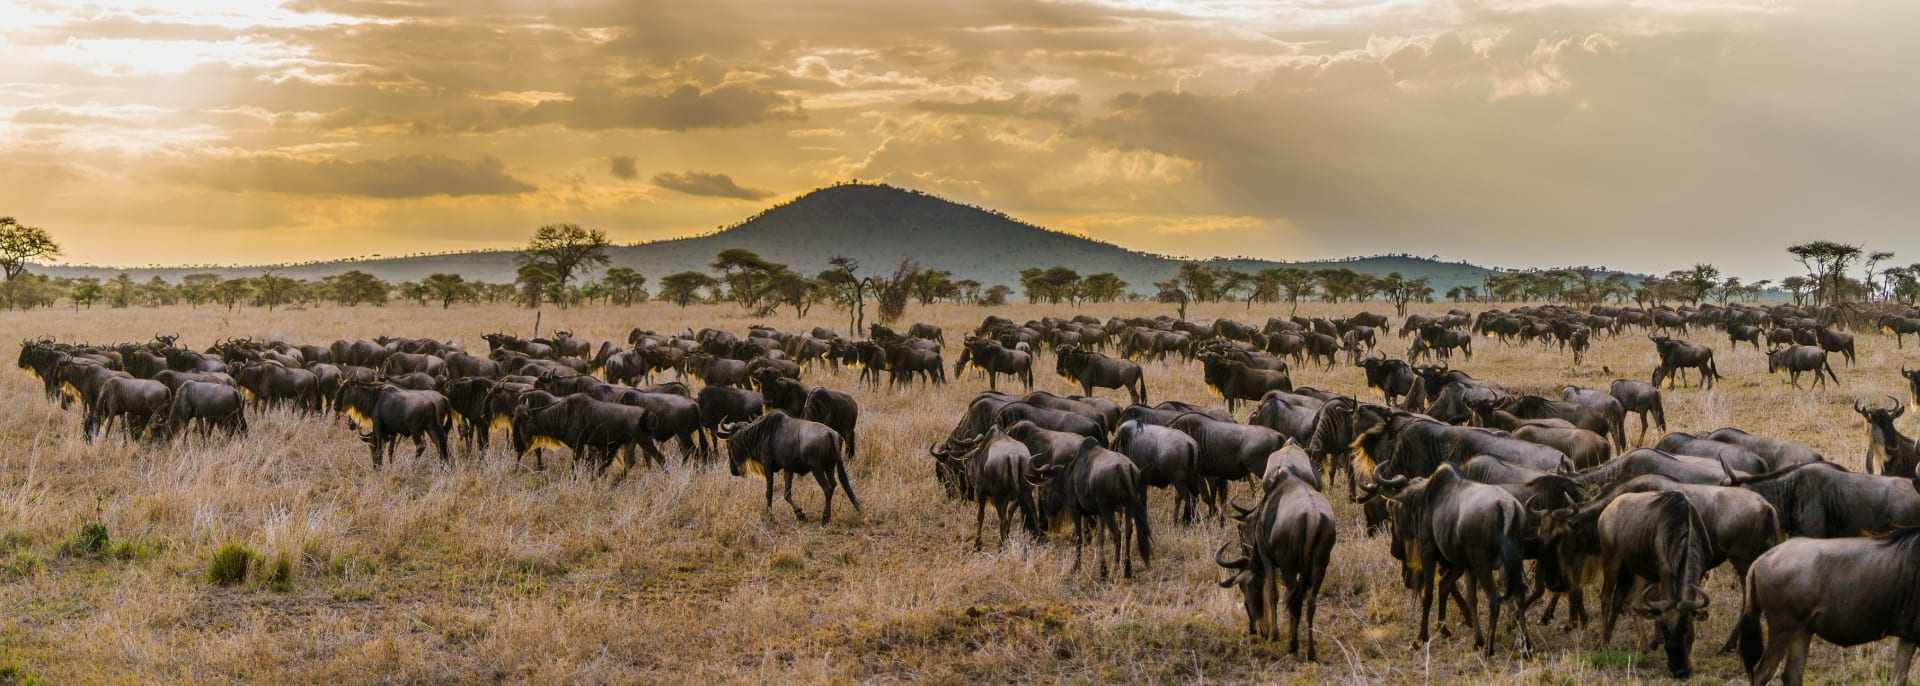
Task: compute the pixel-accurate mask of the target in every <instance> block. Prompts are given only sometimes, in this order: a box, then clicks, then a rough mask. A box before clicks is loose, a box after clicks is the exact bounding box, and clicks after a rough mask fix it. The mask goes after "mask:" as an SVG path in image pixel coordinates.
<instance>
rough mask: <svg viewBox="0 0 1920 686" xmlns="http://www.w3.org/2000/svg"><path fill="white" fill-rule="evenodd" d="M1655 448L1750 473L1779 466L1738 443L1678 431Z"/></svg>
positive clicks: (1761, 471) (1664, 438) (1662, 440)
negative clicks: (1712, 461) (1708, 438)
mask: <svg viewBox="0 0 1920 686" xmlns="http://www.w3.org/2000/svg"><path fill="white" fill-rule="evenodd" d="M1653 449H1654V450H1658V451H1661V452H1665V453H1671V454H1674V455H1688V456H1692V457H1704V458H1707V459H1709V460H1715V461H1718V462H1720V463H1721V464H1724V465H1727V466H1729V467H1732V468H1734V469H1736V470H1739V471H1742V472H1746V473H1748V474H1764V473H1766V472H1769V471H1772V470H1774V469H1778V468H1779V467H1778V466H1776V465H1771V464H1768V463H1767V460H1766V458H1763V457H1761V456H1760V454H1759V453H1756V452H1753V451H1751V450H1748V449H1746V448H1743V447H1740V446H1738V445H1734V444H1732V443H1722V442H1720V441H1710V440H1707V439H1704V438H1700V437H1698V436H1695V435H1693V434H1689V433H1680V432H1677V431H1676V432H1674V433H1670V434H1667V435H1666V436H1664V437H1662V438H1661V439H1660V442H1659V443H1657V444H1655V445H1654V446H1653Z"/></svg>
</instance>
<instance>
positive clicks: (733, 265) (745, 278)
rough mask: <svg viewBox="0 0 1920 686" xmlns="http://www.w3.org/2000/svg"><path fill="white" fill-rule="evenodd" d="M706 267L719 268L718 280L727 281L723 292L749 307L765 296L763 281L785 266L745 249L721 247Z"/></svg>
mask: <svg viewBox="0 0 1920 686" xmlns="http://www.w3.org/2000/svg"><path fill="white" fill-rule="evenodd" d="M709 266H711V267H713V268H714V269H716V270H719V271H720V280H721V281H722V282H725V283H726V284H727V292H728V294H729V295H731V296H732V297H733V300H734V302H738V303H740V306H741V307H746V308H749V309H751V308H753V307H754V306H755V305H757V304H759V302H760V300H761V299H762V298H763V297H765V296H766V295H767V284H769V283H771V282H772V281H773V276H774V275H775V274H778V273H780V272H782V271H786V269H787V265H784V264H781V263H778V262H769V261H767V260H766V259H764V258H762V257H760V255H759V253H755V252H754V251H752V250H748V249H746V248H728V249H726V250H722V251H720V252H719V254H717V255H715V256H714V258H713V264H712V265H709Z"/></svg>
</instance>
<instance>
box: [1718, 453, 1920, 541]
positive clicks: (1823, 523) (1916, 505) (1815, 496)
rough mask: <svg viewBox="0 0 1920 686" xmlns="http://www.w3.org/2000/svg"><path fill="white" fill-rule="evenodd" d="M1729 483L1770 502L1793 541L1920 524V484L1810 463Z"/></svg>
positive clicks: (1734, 477) (1733, 477)
mask: <svg viewBox="0 0 1920 686" xmlns="http://www.w3.org/2000/svg"><path fill="white" fill-rule="evenodd" d="M1724 476H1725V481H1724V483H1726V484H1728V485H1732V486H1740V487H1742V488H1746V489H1748V490H1751V491H1753V492H1755V493H1759V494H1760V496H1761V497H1763V498H1766V499H1767V503H1768V504H1770V505H1772V506H1773V509H1774V511H1776V512H1778V513H1780V528H1781V529H1782V530H1784V531H1785V532H1786V533H1787V535H1788V536H1806V537H1808V538H1838V537H1841V536H1857V535H1861V534H1862V533H1872V532H1881V531H1892V530H1894V529H1896V528H1899V527H1906V526H1916V525H1920V484H1916V483H1915V481H1914V480H1913V479H1907V478H1900V477H1894V476H1877V475H1873V474H1860V473H1856V472H1850V471H1847V469H1846V468H1845V467H1842V466H1840V465H1837V464H1834V463H1832V462H1808V463H1805V464H1798V465H1793V466H1790V467H1787V468H1784V469H1778V470H1775V471H1772V472H1768V473H1766V474H1758V475H1752V476H1747V475H1741V474H1735V473H1733V472H1732V470H1727V471H1726V472H1725V473H1724Z"/></svg>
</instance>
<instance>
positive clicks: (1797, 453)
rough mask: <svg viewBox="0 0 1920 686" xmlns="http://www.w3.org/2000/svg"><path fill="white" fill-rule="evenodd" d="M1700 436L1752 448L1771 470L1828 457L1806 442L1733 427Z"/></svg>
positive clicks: (1818, 460)
mask: <svg viewBox="0 0 1920 686" xmlns="http://www.w3.org/2000/svg"><path fill="white" fill-rule="evenodd" d="M1699 436H1700V437H1701V438H1705V439H1707V440H1709V441H1719V442H1721V443H1728V444H1731V445H1737V446H1740V447H1742V448H1746V449H1747V450H1751V451H1753V453H1754V454H1756V455H1759V456H1760V459H1763V460H1766V461H1767V469H1769V470H1773V469H1785V468H1787V467H1789V466H1792V465H1796V464H1802V463H1806V462H1820V461H1822V460H1825V459H1826V458H1825V457H1822V456H1821V455H1820V451H1818V450H1814V449H1813V447H1812V446H1809V445H1807V444H1805V443H1801V442H1798V441H1789V440H1785V439H1780V438H1769V437H1766V436H1755V435H1753V434H1750V433H1747V432H1745V431H1741V430H1739V429H1735V428H1732V427H1727V428H1722V429H1715V430H1713V431H1711V432H1704V433H1701V434H1699Z"/></svg>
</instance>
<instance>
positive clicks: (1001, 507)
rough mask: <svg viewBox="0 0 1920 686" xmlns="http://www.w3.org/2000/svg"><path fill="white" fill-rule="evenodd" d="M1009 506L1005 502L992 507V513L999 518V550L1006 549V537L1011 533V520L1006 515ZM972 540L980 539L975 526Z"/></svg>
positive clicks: (1008, 503) (978, 531) (977, 528)
mask: <svg viewBox="0 0 1920 686" xmlns="http://www.w3.org/2000/svg"><path fill="white" fill-rule="evenodd" d="M1009 505H1012V503H1010V502H1008V501H1005V500H1002V501H1000V502H997V503H994V505H993V510H994V512H995V513H997V514H998V515H999V516H1000V549H1001V550H1006V549H1007V536H1008V535H1010V534H1011V533H1013V520H1012V519H1010V518H1008V517H1007V514H1008V513H1007V506H1009ZM973 538H974V540H976V541H977V540H979V538H980V530H979V527H977V526H976V527H974V532H973ZM975 549H976V550H977V549H978V548H977V547H976V548H975Z"/></svg>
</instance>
